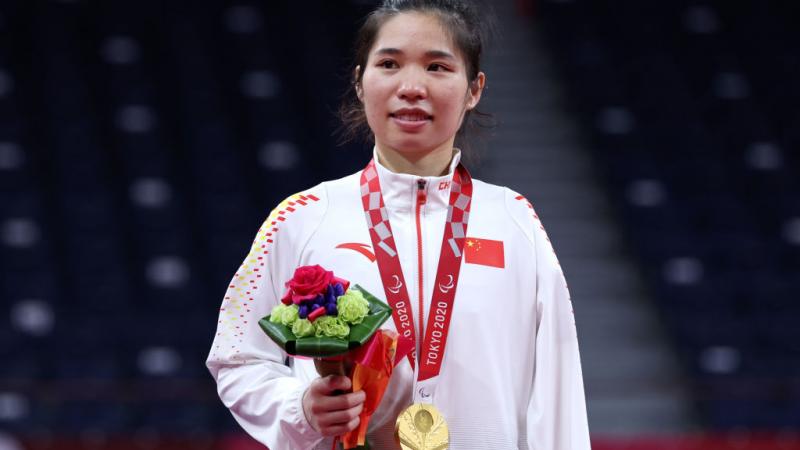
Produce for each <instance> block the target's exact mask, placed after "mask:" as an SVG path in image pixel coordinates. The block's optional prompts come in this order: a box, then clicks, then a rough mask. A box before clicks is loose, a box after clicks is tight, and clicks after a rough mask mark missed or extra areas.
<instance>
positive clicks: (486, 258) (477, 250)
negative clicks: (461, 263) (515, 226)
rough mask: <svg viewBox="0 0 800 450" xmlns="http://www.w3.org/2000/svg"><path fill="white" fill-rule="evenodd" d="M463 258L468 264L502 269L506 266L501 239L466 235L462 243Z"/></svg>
mask: <svg viewBox="0 0 800 450" xmlns="http://www.w3.org/2000/svg"><path fill="white" fill-rule="evenodd" d="M464 259H465V260H466V262H467V263H469V264H481V265H484V266H490V267H499V268H501V269H502V268H504V267H505V266H506V262H505V252H504V251H503V241H493V240H491V239H479V238H473V237H467V241H466V242H465V243H464Z"/></svg>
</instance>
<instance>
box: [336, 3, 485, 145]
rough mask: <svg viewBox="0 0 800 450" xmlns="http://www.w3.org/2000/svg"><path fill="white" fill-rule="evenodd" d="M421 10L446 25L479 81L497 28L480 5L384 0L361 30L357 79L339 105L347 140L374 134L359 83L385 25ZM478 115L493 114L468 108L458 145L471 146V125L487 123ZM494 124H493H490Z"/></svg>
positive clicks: (470, 73)
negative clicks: (360, 94)
mask: <svg viewBox="0 0 800 450" xmlns="http://www.w3.org/2000/svg"><path fill="white" fill-rule="evenodd" d="M410 12H419V13H424V14H431V15H433V16H434V17H436V18H437V19H438V20H439V22H440V24H441V25H442V28H443V29H444V30H445V32H446V33H447V34H448V35H449V36H450V38H451V39H452V40H453V43H454V44H455V47H456V48H457V49H458V51H459V52H460V53H461V57H462V58H463V59H464V63H465V66H466V73H467V82H468V83H469V84H470V85H472V83H475V82H477V78H478V73H479V72H480V71H481V57H482V56H483V51H484V48H485V46H486V44H487V41H488V39H489V36H490V34H491V32H492V31H493V23H491V20H490V18H491V16H489V15H482V14H481V12H482V11H479V9H478V5H477V4H475V3H472V2H470V1H467V0H384V1H383V3H382V4H381V6H379V7H378V8H376V9H375V10H374V11H372V12H371V13H370V14H369V15H368V16H367V18H366V20H365V21H364V24H363V25H362V26H361V28H360V29H359V31H358V34H357V35H356V41H355V52H354V54H355V58H354V61H353V64H352V66H351V69H350V72H349V73H350V74H351V76H352V74H353V73H354V70H356V68H358V72H357V73H356V74H355V80H353V82H352V83H350V85H349V88H348V90H347V92H346V93H345V96H344V98H343V99H342V103H341V106H340V108H339V118H340V119H341V121H342V128H341V135H342V141H343V142H349V141H352V140H356V139H359V138H366V139H368V138H369V137H371V132H370V129H369V125H368V124H367V117H366V114H365V112H364V105H363V104H362V103H361V101H360V100H359V99H358V95H357V91H356V87H357V86H359V85H360V84H361V81H362V79H363V77H364V70H365V69H366V66H367V59H368V58H369V53H370V50H372V47H373V45H374V44H375V40H376V39H377V37H378V33H379V32H380V29H381V27H382V26H383V24H385V23H386V22H387V21H388V20H389V19H391V18H392V17H395V16H397V15H398V14H402V13H410ZM474 116H479V117H480V118H483V119H487V118H490V117H491V116H490V115H489V114H485V113H482V112H480V111H478V110H477V109H474V110H472V111H466V113H465V114H464V120H463V122H462V124H461V128H459V130H458V133H457V134H456V145H459V146H461V147H462V148H463V147H468V144H467V143H466V142H461V141H462V140H463V138H464V137H466V135H467V134H469V131H470V130H471V129H474V128H475V127H476V126H485V125H484V124H481V123H473V122H476V120H475V117H474ZM489 126H491V125H489Z"/></svg>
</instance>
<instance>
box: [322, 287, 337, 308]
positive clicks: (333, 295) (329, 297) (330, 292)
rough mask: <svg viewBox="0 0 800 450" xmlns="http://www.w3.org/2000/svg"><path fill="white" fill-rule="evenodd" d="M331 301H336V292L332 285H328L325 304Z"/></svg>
mask: <svg viewBox="0 0 800 450" xmlns="http://www.w3.org/2000/svg"><path fill="white" fill-rule="evenodd" d="M332 301H333V302H335V301H336V292H335V289H334V288H333V286H331V285H328V290H327V291H326V292H325V303H326V304H327V303H330V302H332Z"/></svg>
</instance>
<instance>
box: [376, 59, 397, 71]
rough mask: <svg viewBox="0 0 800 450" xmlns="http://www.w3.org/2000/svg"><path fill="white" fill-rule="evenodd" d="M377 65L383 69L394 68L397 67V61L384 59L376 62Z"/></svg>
mask: <svg viewBox="0 0 800 450" xmlns="http://www.w3.org/2000/svg"><path fill="white" fill-rule="evenodd" d="M378 67H381V68H383V69H395V68H397V63H396V62H395V61H393V60H391V59H384V60H383V61H381V62H379V63H378Z"/></svg>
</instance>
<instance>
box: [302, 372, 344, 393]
mask: <svg viewBox="0 0 800 450" xmlns="http://www.w3.org/2000/svg"><path fill="white" fill-rule="evenodd" d="M351 385H352V384H351V383H350V379H349V378H347V377H343V376H340V375H328V376H327V377H324V378H319V379H316V380H314V381H313V382H312V383H311V389H313V390H314V391H315V392H318V393H320V394H322V395H330V394H331V393H332V392H334V391H337V390H343V391H347V390H350V387H351Z"/></svg>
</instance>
